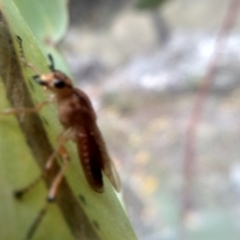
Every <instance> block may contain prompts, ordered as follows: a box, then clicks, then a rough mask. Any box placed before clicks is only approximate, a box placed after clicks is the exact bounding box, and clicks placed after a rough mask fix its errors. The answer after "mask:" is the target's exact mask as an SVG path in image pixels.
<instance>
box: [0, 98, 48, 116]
mask: <svg viewBox="0 0 240 240" xmlns="http://www.w3.org/2000/svg"><path fill="white" fill-rule="evenodd" d="M51 102H52V100H48V101H43V102H41V103H39V104H37V105H36V106H35V107H34V108H25V107H21V108H9V109H5V110H3V111H2V112H1V113H0V116H1V115H11V114H21V113H37V112H39V111H40V110H41V109H42V108H43V107H44V106H45V105H47V104H49V103H51Z"/></svg>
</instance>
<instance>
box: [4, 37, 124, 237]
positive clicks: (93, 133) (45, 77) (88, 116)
mask: <svg viewBox="0 0 240 240" xmlns="http://www.w3.org/2000/svg"><path fill="white" fill-rule="evenodd" d="M17 40H18V42H19V45H20V49H21V58H22V60H23V62H24V63H25V65H26V66H28V67H29V68H31V69H33V70H34V71H35V72H37V73H38V75H35V76H33V79H34V80H35V81H36V83H38V84H39V85H41V86H43V87H44V88H45V89H47V90H49V91H51V92H52V93H53V96H54V98H53V99H51V100H50V101H44V102H42V103H40V104H38V105H37V106H35V108H33V109H27V108H21V109H10V110H7V111H5V114H19V113H27V112H38V111H40V110H41V109H42V107H43V106H44V105H46V104H48V103H50V102H55V103H56V106H57V110H58V117H59V121H60V123H61V125H62V126H63V130H62V132H61V133H60V134H59V136H58V137H57V141H58V145H57V148H56V150H55V151H54V152H53V153H52V155H51V156H49V159H47V161H46V165H45V170H44V171H45V173H47V171H48V170H49V169H51V167H52V165H53V163H54V161H55V160H56V158H57V156H58V155H60V156H61V157H62V159H63V164H62V166H61V169H60V171H59V173H58V174H57V176H56V177H55V179H54V180H53V182H52V184H51V186H50V189H49V192H48V197H47V200H48V201H49V202H52V201H54V200H55V196H56V194H57V191H58V189H59V186H60V183H61V180H62V179H63V176H64V173H65V171H66V169H67V165H68V163H69V160H70V159H69V156H68V153H67V150H66V148H65V147H64V144H65V143H66V142H67V141H69V140H72V141H73V142H74V143H75V145H76V148H77V151H78V155H79V161H80V163H81V165H82V168H83V171H84V174H85V177H86V179H87V182H88V183H89V185H90V186H91V188H92V189H93V190H94V191H96V192H99V193H101V192H103V191H104V183H103V174H102V172H104V173H105V174H106V176H107V177H108V179H109V180H110V182H111V183H112V185H113V187H114V188H115V190H117V191H120V178H119V176H118V174H117V171H116V169H115V167H114V165H113V162H112V160H111V158H110V156H109V154H108V151H107V148H106V145H105V142H104V140H103V137H102V134H101V132H100V130H99V128H98V126H97V123H96V121H97V116H96V113H95V111H94V109H93V106H92V104H91V101H90V99H89V97H88V96H87V95H86V93H84V92H83V91H82V90H80V89H78V88H75V87H74V86H73V84H72V82H71V80H70V79H69V78H68V77H67V76H66V75H65V74H64V73H62V72H61V71H59V70H56V69H55V67H54V61H53V58H52V57H51V55H49V60H50V66H49V68H50V70H51V71H50V72H49V73H46V74H41V73H40V72H39V71H38V70H37V69H36V68H35V67H34V66H33V65H31V64H30V63H28V62H27V61H26V59H25V56H24V52H23V47H22V39H21V38H20V37H19V36H17ZM42 175H43V174H42ZM42 175H41V177H42ZM37 181H38V180H36V181H35V182H34V183H33V184H31V185H30V186H33V185H34V184H35V183H36V182H37ZM29 188H30V187H27V188H25V189H23V190H22V191H18V192H17V195H19V196H20V195H22V194H23V193H24V192H25V191H27V190H28V189H29ZM41 215H43V213H40V216H38V218H37V219H36V221H35V223H34V226H33V227H32V229H31V233H29V235H32V234H33V232H34V231H35V228H36V225H38V222H39V221H40V220H39V219H40V218H41Z"/></svg>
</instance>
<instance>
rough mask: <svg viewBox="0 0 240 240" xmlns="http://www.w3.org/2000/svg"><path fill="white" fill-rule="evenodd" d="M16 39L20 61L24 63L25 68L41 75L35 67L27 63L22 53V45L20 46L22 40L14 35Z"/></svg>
mask: <svg viewBox="0 0 240 240" xmlns="http://www.w3.org/2000/svg"><path fill="white" fill-rule="evenodd" d="M16 37H17V41H18V44H19V48H20V51H19V52H20V58H21V60H22V61H23V62H24V64H25V66H27V67H29V68H31V69H32V70H33V71H34V72H36V73H38V74H41V72H40V71H39V70H38V69H37V68H36V67H35V66H33V65H32V64H31V63H29V62H28V61H27V59H26V57H25V54H24V51H23V45H22V39H21V38H20V37H19V36H18V35H16Z"/></svg>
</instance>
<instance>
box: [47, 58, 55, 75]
mask: <svg viewBox="0 0 240 240" xmlns="http://www.w3.org/2000/svg"><path fill="white" fill-rule="evenodd" d="M48 59H49V61H50V65H49V68H50V70H51V71H52V72H55V71H56V69H55V67H54V60H53V56H52V55H51V54H48Z"/></svg>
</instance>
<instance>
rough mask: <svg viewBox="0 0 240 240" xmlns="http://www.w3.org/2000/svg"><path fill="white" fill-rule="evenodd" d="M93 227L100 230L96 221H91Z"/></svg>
mask: <svg viewBox="0 0 240 240" xmlns="http://www.w3.org/2000/svg"><path fill="white" fill-rule="evenodd" d="M93 226H94V227H95V228H96V229H97V230H100V226H99V224H98V222H97V221H95V220H94V221H93Z"/></svg>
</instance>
